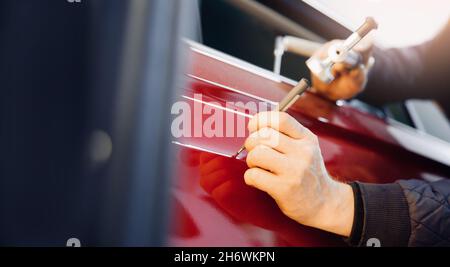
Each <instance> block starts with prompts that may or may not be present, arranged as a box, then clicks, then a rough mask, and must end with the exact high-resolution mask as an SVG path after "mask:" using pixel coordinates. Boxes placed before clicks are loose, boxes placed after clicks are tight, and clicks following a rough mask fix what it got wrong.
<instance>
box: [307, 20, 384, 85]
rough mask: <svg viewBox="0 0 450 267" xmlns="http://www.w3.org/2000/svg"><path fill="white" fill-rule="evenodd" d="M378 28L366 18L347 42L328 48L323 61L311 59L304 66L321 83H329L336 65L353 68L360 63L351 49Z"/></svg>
mask: <svg viewBox="0 0 450 267" xmlns="http://www.w3.org/2000/svg"><path fill="white" fill-rule="evenodd" d="M377 28H378V24H377V23H376V21H375V20H374V19H373V18H371V17H368V18H366V21H365V22H364V24H363V25H361V27H359V28H358V29H357V30H356V31H355V32H354V33H352V35H350V36H349V37H348V38H347V40H345V41H342V42H339V43H337V44H336V45H332V46H330V48H329V49H328V56H327V57H326V58H325V59H319V58H317V57H311V58H310V59H308V60H307V61H306V65H307V66H308V68H309V69H310V70H311V72H312V73H314V74H315V75H316V76H317V77H318V78H319V79H320V80H321V81H322V82H324V83H331V82H332V81H333V80H334V76H333V74H332V72H331V69H332V67H333V65H334V64H336V63H346V64H347V65H349V66H350V67H355V66H357V65H358V64H360V63H361V60H362V59H361V56H360V54H359V53H356V52H355V51H353V50H352V48H353V47H354V46H355V45H356V44H358V43H359V42H360V41H361V40H362V39H363V38H364V37H365V36H366V35H367V34H368V33H369V32H371V31H372V30H375V29H377Z"/></svg>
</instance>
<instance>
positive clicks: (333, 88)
mask: <svg viewBox="0 0 450 267" xmlns="http://www.w3.org/2000/svg"><path fill="white" fill-rule="evenodd" d="M336 42H340V41H339V40H334V41H331V42H328V43H326V44H325V45H324V46H323V47H322V48H320V49H319V50H318V51H317V52H316V53H315V54H314V55H313V57H318V58H320V59H324V58H326V57H327V54H328V49H329V47H330V46H332V45H333V44H335V43H336ZM353 50H355V51H356V52H359V53H360V54H361V56H362V62H363V64H361V65H359V66H357V67H355V68H353V69H349V68H348V66H346V65H345V64H344V63H337V64H335V65H334V66H333V68H332V71H331V72H332V74H333V76H334V77H335V79H334V80H333V81H332V82H331V83H329V84H326V83H324V82H322V81H321V80H320V79H319V78H318V77H317V76H315V75H314V74H313V73H311V80H312V85H313V90H314V91H316V92H317V93H319V94H321V95H323V96H325V97H326V98H328V99H331V100H334V101H335V100H339V99H349V98H352V97H354V96H355V95H356V94H358V93H360V92H361V91H362V90H363V89H364V87H365V85H366V83H367V68H366V65H367V62H368V60H369V58H370V56H371V53H372V44H371V42H362V41H361V43H360V44H358V45H357V46H356V47H355V48H354V49H353Z"/></svg>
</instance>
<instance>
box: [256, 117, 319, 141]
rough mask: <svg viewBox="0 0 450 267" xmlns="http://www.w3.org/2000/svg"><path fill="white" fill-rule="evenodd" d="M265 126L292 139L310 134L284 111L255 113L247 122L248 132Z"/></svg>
mask: <svg viewBox="0 0 450 267" xmlns="http://www.w3.org/2000/svg"><path fill="white" fill-rule="evenodd" d="M266 127H268V128H272V129H275V130H277V131H279V132H281V133H283V134H285V135H287V136H289V137H291V138H294V139H301V138H304V137H307V136H309V135H310V134H311V132H310V131H309V130H308V129H306V128H305V127H304V126H303V125H301V124H300V123H299V122H298V121H296V120H295V119H294V118H293V117H291V116H290V115H289V114H287V113H286V112H278V111H267V112H261V113H258V114H256V115H255V116H254V117H253V118H252V119H251V120H250V122H249V123H248V130H249V131H250V133H253V132H255V131H258V130H259V129H262V128H266Z"/></svg>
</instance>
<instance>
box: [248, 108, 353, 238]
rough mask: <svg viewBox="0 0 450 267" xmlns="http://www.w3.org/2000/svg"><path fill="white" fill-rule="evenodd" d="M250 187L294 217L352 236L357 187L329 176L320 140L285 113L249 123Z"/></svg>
mask: <svg viewBox="0 0 450 267" xmlns="http://www.w3.org/2000/svg"><path fill="white" fill-rule="evenodd" d="M248 128H249V131H250V136H249V137H248V139H247V140H246V142H245V147H246V149H247V151H248V155H247V165H248V167H249V169H248V170H247V171H246V172H245V175H244V177H245V182H246V184H247V185H250V186H253V187H256V188H258V189H260V190H262V191H265V192H266V193H268V194H269V195H270V196H271V197H272V198H274V199H275V201H276V203H277V204H278V206H279V207H280V209H281V211H282V212H283V213H284V214H285V215H287V216H288V217H290V218H291V219H293V220H295V221H297V222H299V223H301V224H304V225H307V226H311V227H314V228H319V229H322V230H325V231H329V232H333V233H336V234H339V235H342V236H349V235H350V232H351V228H352V225H353V213H354V200H353V191H352V188H351V187H350V186H349V185H347V184H343V183H339V182H337V181H334V180H333V179H332V178H331V177H330V176H329V175H328V173H327V171H326V169H325V165H324V162H323V159H322V155H321V152H320V147H319V141H318V139H317V137H316V136H315V135H314V134H313V133H312V132H311V131H309V130H308V129H306V128H305V127H303V126H302V125H301V124H300V123H298V122H297V121H296V120H295V119H294V118H292V117H291V116H290V115H288V114H287V113H284V112H262V113H259V114H257V115H256V116H255V117H253V118H252V119H251V120H250V122H249V125H248Z"/></svg>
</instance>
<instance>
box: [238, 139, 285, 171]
mask: <svg viewBox="0 0 450 267" xmlns="http://www.w3.org/2000/svg"><path fill="white" fill-rule="evenodd" d="M246 161H247V165H248V167H249V168H254V167H257V168H261V169H265V170H268V171H271V172H273V173H275V174H280V173H281V172H282V171H283V170H284V169H286V168H287V167H288V166H285V165H286V162H287V158H286V157H285V156H284V155H283V154H281V153H280V152H278V151H276V150H274V149H272V148H270V147H268V146H265V145H258V146H256V147H255V148H254V149H252V150H250V152H248V155H247V159H246Z"/></svg>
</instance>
